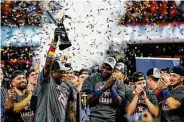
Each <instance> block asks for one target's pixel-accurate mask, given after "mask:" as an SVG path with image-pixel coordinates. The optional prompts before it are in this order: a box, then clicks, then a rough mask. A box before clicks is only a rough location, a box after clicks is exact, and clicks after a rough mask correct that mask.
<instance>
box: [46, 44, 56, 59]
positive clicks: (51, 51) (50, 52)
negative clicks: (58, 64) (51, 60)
mask: <svg viewBox="0 0 184 122" xmlns="http://www.w3.org/2000/svg"><path fill="white" fill-rule="evenodd" d="M55 50H56V48H55V47H54V46H53V45H51V46H50V48H49V52H48V57H54V56H55Z"/></svg>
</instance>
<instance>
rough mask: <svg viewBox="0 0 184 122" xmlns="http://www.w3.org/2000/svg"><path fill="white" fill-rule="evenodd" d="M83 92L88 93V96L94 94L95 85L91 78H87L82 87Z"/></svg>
mask: <svg viewBox="0 0 184 122" xmlns="http://www.w3.org/2000/svg"><path fill="white" fill-rule="evenodd" d="M82 91H83V92H86V94H90V93H92V92H93V84H92V82H91V79H90V77H87V78H86V79H85V80H84V83H83V85H82Z"/></svg>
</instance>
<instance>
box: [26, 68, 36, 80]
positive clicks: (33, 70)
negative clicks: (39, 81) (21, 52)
mask: <svg viewBox="0 0 184 122" xmlns="http://www.w3.org/2000/svg"><path fill="white" fill-rule="evenodd" d="M32 72H35V69H30V70H29V71H27V72H26V74H25V75H26V79H27V78H28V77H29V75H30V74H31V73H32Z"/></svg>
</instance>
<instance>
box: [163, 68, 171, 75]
mask: <svg viewBox="0 0 184 122" xmlns="http://www.w3.org/2000/svg"><path fill="white" fill-rule="evenodd" d="M161 72H165V73H169V74H170V73H171V68H169V67H165V68H163V69H161Z"/></svg>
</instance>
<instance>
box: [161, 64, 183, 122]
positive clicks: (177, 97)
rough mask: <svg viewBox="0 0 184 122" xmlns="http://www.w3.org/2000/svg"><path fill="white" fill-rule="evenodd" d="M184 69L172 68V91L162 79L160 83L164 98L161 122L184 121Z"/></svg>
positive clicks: (181, 67)
mask: <svg viewBox="0 0 184 122" xmlns="http://www.w3.org/2000/svg"><path fill="white" fill-rule="evenodd" d="M183 80H184V67H183V66H181V65H177V66H175V67H173V68H172V70H171V76H170V86H171V90H169V89H168V84H167V82H166V81H165V80H164V79H162V80H160V81H159V83H158V87H159V88H160V89H161V92H162V96H163V105H162V107H161V122H174V121H175V122H183V121H184V87H183Z"/></svg>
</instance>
